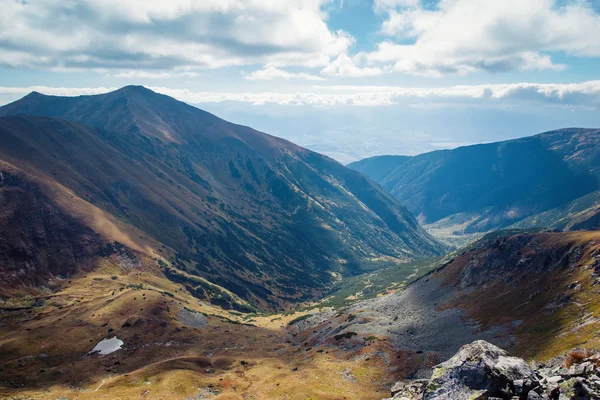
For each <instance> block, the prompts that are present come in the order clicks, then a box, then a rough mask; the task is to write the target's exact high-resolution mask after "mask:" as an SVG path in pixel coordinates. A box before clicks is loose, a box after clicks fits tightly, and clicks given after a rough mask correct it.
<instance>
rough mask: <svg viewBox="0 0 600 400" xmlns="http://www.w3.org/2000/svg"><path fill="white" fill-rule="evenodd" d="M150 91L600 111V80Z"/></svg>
mask: <svg viewBox="0 0 600 400" xmlns="http://www.w3.org/2000/svg"><path fill="white" fill-rule="evenodd" d="M150 89H152V90H154V91H156V92H159V93H163V94H166V95H168V96H172V97H175V98H177V99H179V100H182V101H185V102H188V103H198V104H199V103H219V102H224V101H237V102H243V103H252V104H267V103H269V104H283V105H315V106H324V105H327V106H332V105H356V106H381V105H394V104H403V105H409V106H410V105H423V104H432V105H435V106H440V104H442V105H443V104H444V102H446V104H447V105H451V104H459V103H457V102H459V101H463V102H465V103H466V104H470V105H485V106H500V107H505V106H507V105H511V104H512V105H518V104H520V103H521V102H534V103H541V104H552V105H559V106H569V107H596V108H599V107H600V80H599V81H588V82H583V83H567V84H565V83H513V84H487V85H461V86H449V87H438V88H409V87H398V86H331V85H315V86H312V88H311V89H312V91H311V92H305V93H283V92H256V93H233V92H195V91H191V90H187V89H171V88H166V87H152V86H151V87H150ZM111 90H114V88H103V87H100V88H53V87H45V86H31V87H25V88H17V87H0V95H2V96H12V97H19V96H23V95H25V94H27V93H30V92H32V91H38V92H41V93H45V94H50V95H60V96H77V95H84V94H99V93H106V92H108V91H111Z"/></svg>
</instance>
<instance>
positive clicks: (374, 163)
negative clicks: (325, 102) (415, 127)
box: [349, 128, 600, 233]
mask: <svg viewBox="0 0 600 400" xmlns="http://www.w3.org/2000/svg"><path fill="white" fill-rule="evenodd" d="M599 143H600V130H592V129H577V128H572V129H562V130H558V131H552V132H547V133H543V134H540V135H536V136H532V137H527V138H523V139H516V140H510V141H506V142H499V143H491V144H484V145H476V146H467V147H461V148H458V149H455V150H444V151H436V152H432V153H426V154H421V155H418V156H415V157H409V158H407V157H374V158H371V159H366V160H362V161H359V162H356V163H353V164H350V165H349V167H351V168H353V169H356V170H358V171H361V172H364V173H366V174H367V175H369V176H371V177H373V178H374V179H375V180H377V182H379V183H380V184H381V185H382V186H383V187H384V188H385V189H386V190H388V191H389V192H390V193H391V194H392V195H393V196H394V197H396V198H397V199H398V200H400V201H401V202H402V203H403V204H405V205H406V206H407V207H408V209H409V210H410V211H412V212H413V213H415V214H416V215H418V216H419V217H420V218H421V219H422V220H423V222H424V223H426V224H432V223H438V222H440V221H442V220H444V219H447V220H448V221H447V223H446V225H453V224H454V225H456V229H457V230H458V229H460V230H461V232H460V233H473V232H486V231H489V230H492V229H498V228H502V227H506V226H508V225H510V224H512V223H514V222H516V221H519V220H521V219H523V218H526V217H528V216H531V215H534V214H537V213H540V212H542V211H546V210H549V209H552V208H554V207H558V206H561V205H565V204H567V203H569V202H570V201H572V200H574V199H577V198H579V197H581V196H583V195H585V194H588V193H590V192H593V191H595V190H597V189H598V187H599V182H600V180H599V176H600V170H598V166H599V165H600V150H599V149H600V146H598V144H599ZM452 221H454V222H452ZM459 225H462V226H459Z"/></svg>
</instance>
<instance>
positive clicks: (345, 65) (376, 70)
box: [321, 54, 384, 78]
mask: <svg viewBox="0 0 600 400" xmlns="http://www.w3.org/2000/svg"><path fill="white" fill-rule="evenodd" d="M383 73H384V69H383V68H380V67H358V66H357V65H356V63H355V62H354V60H352V59H351V58H350V57H349V56H347V55H346V54H341V55H339V56H338V58H336V59H335V60H334V61H333V62H331V63H329V65H328V66H326V67H325V68H323V70H321V74H323V75H329V76H342V77H352V78H360V77H365V76H376V75H381V74H383Z"/></svg>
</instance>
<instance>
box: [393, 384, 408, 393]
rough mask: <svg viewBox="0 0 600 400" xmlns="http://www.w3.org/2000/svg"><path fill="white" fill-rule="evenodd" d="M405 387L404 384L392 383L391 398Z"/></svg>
mask: <svg viewBox="0 0 600 400" xmlns="http://www.w3.org/2000/svg"><path fill="white" fill-rule="evenodd" d="M405 386H406V384H405V383H404V382H396V383H394V386H392V390H391V392H392V396H394V395H395V394H396V393H398V392H401V391H402V390H403V389H404V387H405Z"/></svg>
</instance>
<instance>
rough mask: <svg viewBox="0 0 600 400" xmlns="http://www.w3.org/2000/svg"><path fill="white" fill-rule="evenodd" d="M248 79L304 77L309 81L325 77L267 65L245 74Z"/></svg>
mask: <svg viewBox="0 0 600 400" xmlns="http://www.w3.org/2000/svg"><path fill="white" fill-rule="evenodd" d="M245 78H246V79H249V80H253V81H257V80H264V81H271V80H273V79H285V80H290V79H304V80H308V81H322V80H323V78H322V77H320V76H317V75H311V74H307V73H304V72H298V73H294V72H287V71H284V70H281V69H279V68H275V67H266V68H263V69H260V70H258V71H254V72H252V73H251V74H250V75H245Z"/></svg>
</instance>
